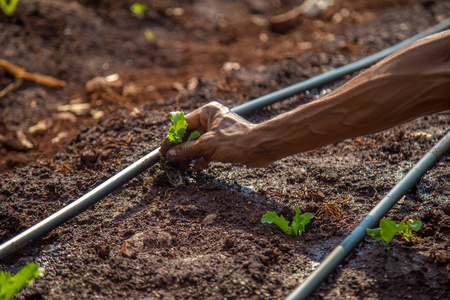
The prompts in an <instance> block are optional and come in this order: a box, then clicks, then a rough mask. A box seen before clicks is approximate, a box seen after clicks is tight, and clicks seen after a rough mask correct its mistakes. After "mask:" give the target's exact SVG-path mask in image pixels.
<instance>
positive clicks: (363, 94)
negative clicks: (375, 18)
mask: <svg viewBox="0 0 450 300" xmlns="http://www.w3.org/2000/svg"><path fill="white" fill-rule="evenodd" d="M449 109H450V31H445V32H442V33H439V34H435V35H432V36H430V37H427V38H424V39H422V40H419V41H417V42H415V43H413V44H411V45H409V46H407V47H405V48H404V49H402V50H400V51H398V52H396V53H394V54H393V55H391V56H389V57H387V58H385V59H384V60H382V61H380V62H379V63H377V64H376V65H374V66H373V67H371V68H370V69H368V70H366V71H365V72H363V73H361V74H360V75H358V76H356V77H355V78H353V79H352V80H350V81H349V82H347V83H346V84H345V85H343V86H342V87H340V88H339V89H337V90H335V91H334V92H333V93H330V94H329V95H327V96H325V97H323V98H321V99H320V100H318V101H315V102H311V103H309V104H306V105H302V106H300V107H298V108H296V109H294V110H293V111H290V112H287V113H284V114H281V115H279V116H277V117H275V118H273V119H271V120H268V121H266V122H263V123H260V124H252V123H250V122H248V121H246V120H245V119H243V118H241V117H240V116H238V115H236V114H235V113H233V112H231V111H230V110H229V109H228V108H227V107H225V106H223V105H221V104H219V103H218V102H212V103H209V104H207V105H205V106H203V107H201V108H199V109H197V110H195V111H194V112H192V113H190V114H188V115H187V116H186V121H187V122H188V124H189V127H188V129H189V130H198V131H199V132H200V133H202V134H203V135H202V136H201V137H200V138H199V139H198V140H196V141H191V142H186V143H183V144H181V145H179V146H176V147H173V148H171V149H170V150H169V151H168V152H167V159H168V160H170V161H172V162H186V161H192V160H196V161H195V164H194V170H197V171H198V170H201V169H204V168H206V166H207V165H208V163H209V162H211V161H221V162H228V163H240V164H243V165H247V166H249V167H265V166H267V165H269V164H271V163H272V162H274V161H276V160H279V159H281V158H284V157H287V156H290V155H293V154H296V153H301V152H304V151H308V150H311V149H314V148H317V147H321V146H324V145H328V144H331V143H335V142H338V141H341V140H344V139H347V138H352V137H357V136H361V135H367V134H372V133H376V132H379V131H382V130H385V129H388V128H390V127H393V126H395V125H398V124H401V123H404V122H407V121H410V120H412V119H415V118H417V117H420V116H424V115H428V114H433V113H437V112H441V111H446V110H449Z"/></svg>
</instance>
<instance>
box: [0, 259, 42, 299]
mask: <svg viewBox="0 0 450 300" xmlns="http://www.w3.org/2000/svg"><path fill="white" fill-rule="evenodd" d="M43 274H44V269H42V268H40V267H39V266H38V265H37V264H35V263H29V264H27V265H26V266H25V267H23V268H22V269H21V270H20V271H19V272H17V274H16V275H14V276H12V275H11V273H9V272H6V273H5V272H3V271H0V300H9V299H12V297H14V295H15V294H16V293H17V292H19V291H20V290H21V289H23V288H24V287H26V286H27V285H28V284H30V283H31V282H33V280H34V279H35V278H37V277H39V276H42V275H43Z"/></svg>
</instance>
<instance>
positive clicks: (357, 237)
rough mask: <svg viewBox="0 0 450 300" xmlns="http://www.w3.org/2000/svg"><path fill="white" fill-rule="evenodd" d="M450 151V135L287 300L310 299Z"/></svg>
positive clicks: (440, 142) (422, 160)
mask: <svg viewBox="0 0 450 300" xmlns="http://www.w3.org/2000/svg"><path fill="white" fill-rule="evenodd" d="M448 149H450V131H449V132H447V134H446V135H445V136H444V137H443V138H442V139H441V140H440V141H439V142H438V143H437V144H436V145H435V146H434V147H433V148H431V150H430V151H428V153H427V154H425V156H424V157H422V159H421V160H419V162H418V163H417V164H416V165H415V166H414V167H413V168H412V169H411V170H410V171H409V172H408V173H407V174H406V176H405V177H404V178H403V179H402V180H401V181H400V182H399V183H397V185H396V186H395V187H394V188H393V189H392V190H390V192H389V193H388V194H387V195H386V197H384V198H383V199H382V200H381V201H380V202H379V203H378V204H377V205H376V206H375V207H374V208H373V209H372V210H371V211H370V213H369V214H368V215H367V217H365V218H364V220H363V221H362V222H361V223H360V224H359V225H358V226H357V227H356V228H355V229H354V230H353V232H352V233H351V234H350V235H349V236H348V237H347V238H346V239H345V240H344V241H343V242H342V243H341V244H340V245H339V246H338V247H336V248H335V249H334V250H333V251H332V252H331V253H330V254H329V255H328V256H327V258H325V260H324V261H323V262H322V263H321V264H320V266H319V267H318V268H317V269H316V270H314V272H313V273H312V274H311V275H310V276H309V277H308V278H306V280H305V281H303V282H302V284H301V285H300V286H299V287H297V289H295V290H294V292H292V293H291V294H290V295H289V296H288V297H287V298H286V300H294V299H296V300H297V299H306V298H307V297H308V296H309V295H310V294H311V293H312V292H313V291H314V290H315V289H316V288H317V287H318V286H319V285H320V284H321V283H322V281H323V280H325V279H326V278H327V277H328V275H330V274H331V273H332V272H333V271H334V270H335V269H336V268H337V267H338V266H339V265H340V264H341V263H343V262H344V260H345V259H346V258H347V256H349V255H350V253H351V252H352V251H353V249H354V248H355V247H356V246H357V245H358V244H359V243H360V242H361V241H362V240H363V238H364V236H365V235H366V229H367V228H371V227H373V226H375V225H376V224H378V222H380V220H381V218H382V217H383V216H384V215H385V214H386V213H387V212H388V211H389V210H390V209H391V208H392V207H393V206H394V205H395V204H396V203H397V201H398V200H399V199H400V198H401V197H403V195H405V194H406V192H407V191H408V190H409V189H410V188H411V187H412V186H413V185H415V184H416V183H417V182H418V181H419V179H420V178H421V177H422V175H423V174H424V173H425V172H426V171H428V169H430V168H431V167H432V166H433V165H434V164H435V163H436V161H438V160H439V158H440V157H441V156H442V155H444V153H445V152H447V151H448Z"/></svg>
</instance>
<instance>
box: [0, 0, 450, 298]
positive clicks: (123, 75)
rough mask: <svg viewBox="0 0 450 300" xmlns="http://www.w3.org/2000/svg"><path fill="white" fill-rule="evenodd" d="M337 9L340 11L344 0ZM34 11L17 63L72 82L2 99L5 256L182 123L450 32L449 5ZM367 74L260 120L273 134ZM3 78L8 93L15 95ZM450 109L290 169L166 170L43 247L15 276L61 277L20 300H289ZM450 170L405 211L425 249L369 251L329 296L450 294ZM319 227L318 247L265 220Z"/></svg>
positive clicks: (16, 51) (375, 247) (34, 0)
mask: <svg viewBox="0 0 450 300" xmlns="http://www.w3.org/2000/svg"><path fill="white" fill-rule="evenodd" d="M330 2H331V1H330ZM133 3H135V1H128V0H120V1H102V0H98V1H87V0H86V1H85V0H80V1H68V0H22V1H21V2H20V4H19V5H18V7H17V9H16V13H15V15H14V16H13V17H6V16H5V15H3V14H0V59H3V60H5V61H7V62H8V63H11V64H14V65H17V66H19V67H21V68H24V69H25V70H26V71H27V72H33V73H38V74H43V75H49V76H52V77H55V78H58V79H60V80H64V81H65V85H64V87H61V88H57V87H48V86H45V85H42V84H38V83H36V82H32V81H24V82H23V83H22V84H21V85H20V86H19V87H18V88H17V89H15V90H14V91H11V92H9V93H7V94H6V95H5V96H4V97H2V98H0V172H1V173H2V174H1V177H0V241H2V242H3V241H6V240H7V239H9V238H11V237H12V236H14V235H15V234H17V233H19V232H21V231H23V230H24V229H26V228H27V227H29V226H31V225H33V224H35V223H36V222H38V221H39V220H42V219H43V218H44V217H46V216H48V215H50V214H51V213H52V212H54V211H56V210H58V209H60V208H62V207H63V206H64V205H66V204H67V203H69V202H71V201H73V200H75V199H76V198H78V197H80V196H82V195H83V194H84V193H86V192H88V191H89V190H90V189H92V188H93V187H95V186H97V185H98V184H100V183H101V182H103V181H104V180H106V179H108V178H109V177H110V176H112V175H114V174H115V173H117V172H118V171H120V170H121V169H123V168H124V167H125V166H127V165H129V164H130V163H132V162H133V161H135V160H137V159H139V158H140V157H142V156H143V155H144V154H146V153H148V152H149V151H151V150H153V149H154V148H156V147H158V146H159V145H160V143H161V141H162V139H163V137H164V135H165V132H166V131H167V128H168V125H169V124H168V120H169V118H168V114H169V112H170V111H172V110H178V109H182V110H184V111H186V112H188V111H191V110H193V109H195V108H197V107H199V106H201V105H203V104H206V103H208V102H209V101H212V100H217V101H219V102H221V103H223V104H225V105H228V106H230V107H232V106H236V105H239V104H241V103H243V102H246V101H249V100H251V99H254V98H256V97H259V96H262V95H265V94H267V93H269V92H272V91H275V90H278V89H280V88H283V87H285V86H288V85H291V84H294V83H297V82H299V81H302V80H304V79H307V78H310V77H313V76H315V75H318V74H321V73H323V72H326V71H329V70H331V69H333V68H337V67H340V66H342V65H345V64H348V63H350V62H353V61H355V60H357V59H359V58H362V57H365V56H367V55H369V54H372V53H375V52H377V51H380V50H382V49H384V48H386V47H388V46H391V45H393V44H395V43H397V42H400V41H402V40H404V39H406V38H408V37H410V36H412V35H414V34H416V33H418V32H421V31H423V30H425V29H427V28H428V27H430V26H432V25H435V24H437V23H438V22H439V21H441V20H443V19H444V18H447V17H449V16H450V1H445V0H443V1H422V0H398V1H397V0H377V1H356V0H336V1H334V3H333V5H331V6H329V7H328V8H325V9H323V10H319V12H318V14H317V15H315V16H305V15H300V16H298V17H295V18H291V19H289V15H288V16H286V15H283V14H285V13H286V12H291V13H292V12H295V8H296V7H298V6H299V5H302V3H303V1H301V0H299V1H293V0H292V1H287V0H286V1H285V0H267V1H254V0H247V1H219V0H201V1H193V0H191V1H165V0H160V1H141V3H142V4H144V5H146V7H147V9H146V10H145V12H143V14H142V16H134V15H133V14H132V13H131V11H130V7H131V5H132V4H133ZM354 75H356V74H351V75H348V76H346V77H345V78H343V79H342V80H339V81H336V82H333V83H330V84H328V85H326V86H323V87H318V88H315V89H312V90H310V91H308V92H307V93H304V94H301V95H298V96H295V97H292V98H290V99H288V100H285V101H282V102H280V103H278V104H275V105H272V106H271V107H268V108H265V109H263V110H260V111H258V112H255V113H254V114H252V115H250V116H248V118H249V120H250V121H252V122H261V121H264V120H267V119H269V118H271V117H273V116H275V115H277V114H280V113H282V112H285V111H288V110H290V109H293V108H295V107H297V106H298V105H301V104H303V103H307V102H310V101H314V100H316V99H318V98H320V96H321V95H324V94H326V93H329V92H331V91H332V90H334V89H336V88H337V87H339V86H340V85H342V84H343V83H345V82H346V81H347V80H348V79H350V78H351V77H352V76H354ZM15 80H16V78H15V77H14V76H13V74H11V73H9V72H7V71H5V70H4V69H0V89H3V88H5V87H6V86H8V85H9V84H11V83H13V82H15ZM449 121H450V116H449V114H448V113H447V114H446V113H443V114H437V115H434V116H429V117H424V118H420V119H418V120H416V121H413V122H410V123H408V124H405V125H402V126H399V127H396V128H393V129H391V130H388V131H384V132H382V133H379V134H376V135H372V136H367V137H360V138H357V139H353V140H346V141H343V142H340V143H337V144H335V145H331V146H328V147H323V148H321V149H317V150H314V151H310V152H308V153H303V154H299V155H296V156H293V157H290V158H286V159H283V160H281V161H279V162H276V163H274V164H273V165H271V166H269V167H267V168H264V169H253V170H252V169H247V168H244V167H242V166H237V165H229V164H221V163H214V164H212V166H211V167H210V168H209V169H208V170H207V171H204V172H201V173H197V174H195V173H188V174H187V176H188V178H189V182H190V183H189V184H188V185H187V186H186V187H185V188H180V189H173V188H170V187H168V186H165V185H164V184H162V183H159V182H158V181H157V180H155V178H157V176H158V174H159V167H158V166H154V167H152V168H151V169H150V170H149V171H148V172H145V173H144V174H142V175H141V176H139V177H138V178H136V179H134V180H132V181H131V182H130V183H129V184H127V185H125V187H124V188H121V189H119V190H118V191H116V192H114V193H113V194H112V195H111V196H108V197H107V198H106V199H105V200H103V201H101V202H100V203H99V204H96V205H95V206H94V207H93V208H91V209H89V210H88V211H87V212H85V213H83V214H81V215H80V216H78V217H76V218H74V219H73V220H71V221H70V222H68V223H66V224H64V225H62V226H61V227H60V228H58V229H56V230H54V231H52V232H51V233H50V234H49V235H47V236H45V237H44V238H43V239H42V240H40V241H38V242H35V243H32V244H30V245H29V246H27V247H26V248H24V249H23V250H21V251H19V252H18V253H16V254H14V255H10V256H9V257H7V258H6V259H4V260H1V261H0V267H1V269H2V270H8V271H11V272H16V271H17V270H18V269H19V268H20V267H21V266H23V265H24V264H25V263H26V262H29V261H36V262H37V263H38V264H40V265H41V266H42V267H44V268H45V270H46V275H45V276H44V277H42V278H40V279H38V280H36V282H35V283H34V284H33V285H31V286H30V287H28V288H27V289H25V290H24V291H23V292H22V293H21V294H20V295H19V298H25V299H39V298H45V299H58V298H73V299H79V298H94V297H95V298H105V299H111V298H122V297H123V298H145V297H148V298H150V299H159V298H163V299H190V298H192V299H206V298H208V299H218V298H219V299H222V298H227V299H240V298H251V299H273V298H275V299H281V298H283V297H285V296H287V295H288V294H289V293H290V292H291V291H292V290H293V289H294V288H295V287H296V286H297V285H298V284H299V283H300V282H301V281H302V280H304V279H305V278H306V277H307V276H308V274H310V273H311V272H312V270H313V269H314V268H315V267H317V266H318V264H319V263H320V261H322V260H323V259H324V258H325V257H326V255H327V254H328V253H329V252H330V251H331V250H332V249H333V248H334V247H336V246H337V245H338V244H339V243H340V242H341V241H342V240H343V238H344V237H345V236H346V235H347V234H349V232H350V231H351V230H352V229H353V228H354V227H355V226H356V225H357V223H358V222H359V221H361V220H362V219H363V217H364V216H365V215H366V214H367V213H368V212H369V211H370V209H371V208H372V207H373V206H374V204H375V203H376V202H377V201H379V200H380V199H381V198H382V197H383V196H384V195H385V194H386V193H387V192H388V191H389V189H390V188H392V187H393V185H395V183H396V182H398V181H399V180H400V178H401V177H402V175H403V174H405V173H406V172H407V171H408V170H409V169H410V168H411V167H412V166H413V165H414V163H416V162H417V161H418V160H419V159H420V157H422V156H423V155H424V154H425V153H426V151H427V150H428V149H429V148H431V147H432V145H434V144H435V143H436V142H437V140H438V139H439V138H440V137H441V136H443V135H444V134H445V132H446V131H447V130H448V124H449ZM448 161H449V157H448V155H447V156H445V157H444V158H443V159H442V160H441V161H440V162H439V163H438V164H437V165H436V166H435V168H433V170H431V171H430V172H429V173H428V174H427V175H426V176H425V177H424V178H423V179H422V180H421V182H420V183H419V184H418V185H417V186H416V187H415V188H413V190H412V191H411V192H409V193H408V194H407V195H406V196H405V197H404V198H403V199H402V200H401V201H400V203H399V204H398V205H396V206H395V208H394V209H393V210H392V211H391V212H390V213H389V215H388V216H389V217H390V218H391V219H393V220H395V221H397V222H399V221H402V220H406V219H407V218H413V219H420V220H422V221H423V222H424V228H423V229H422V230H421V231H420V232H419V233H418V235H419V236H420V237H421V238H423V242H422V243H420V244H418V245H408V244H405V243H404V242H402V241H401V240H400V239H396V240H395V241H394V242H393V244H391V245H389V246H387V245H385V244H383V243H381V242H379V241H372V240H369V239H366V240H365V242H364V243H363V245H362V246H361V247H359V248H358V249H357V250H356V252H355V254H354V255H353V256H352V257H351V259H349V261H348V262H346V264H344V265H343V266H342V267H340V268H339V270H338V272H337V273H336V274H335V275H334V276H333V277H330V278H329V279H328V280H327V282H326V283H325V284H324V285H323V286H321V288H320V289H319V291H318V292H317V293H316V294H315V296H314V297H315V298H317V299H323V298H325V299H348V298H358V299H361V298H364V299H408V298H411V299H443V298H445V297H447V296H448V294H449V286H450V280H449V276H448V274H449V271H450V270H449V261H450V257H449V255H448V250H447V249H449V247H450V239H449V232H450V216H449V215H450V208H449V202H448V197H449V191H450V186H449V176H450V175H449V170H448ZM296 207H300V208H301V210H302V211H308V212H312V213H314V214H315V216H316V217H315V219H314V220H313V221H312V222H311V224H309V225H308V226H309V228H307V232H306V233H305V234H304V235H303V236H302V237H301V238H298V237H295V238H294V237H290V236H286V235H284V234H283V233H282V232H281V231H279V230H278V229H277V228H276V227H272V226H270V225H267V224H265V225H263V224H261V223H260V218H261V216H262V215H263V214H264V213H265V212H266V211H268V210H273V211H276V212H277V213H282V214H283V215H284V216H285V217H286V218H291V217H292V216H293V209H294V208H296Z"/></svg>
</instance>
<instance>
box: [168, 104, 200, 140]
mask: <svg viewBox="0 0 450 300" xmlns="http://www.w3.org/2000/svg"><path fill="white" fill-rule="evenodd" d="M170 119H171V120H172V123H173V125H172V126H170V128H169V133H168V134H167V138H168V139H169V141H171V142H172V143H174V144H175V145H179V144H181V143H182V142H183V137H184V134H185V133H186V128H187V126H188V124H187V122H186V119H185V118H184V113H183V112H182V111H173V112H171V113H170ZM199 137H200V133H199V132H198V131H197V130H196V131H193V132H192V133H191V134H190V135H189V138H188V139H187V141H192V140H196V139H198V138H199Z"/></svg>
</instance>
